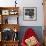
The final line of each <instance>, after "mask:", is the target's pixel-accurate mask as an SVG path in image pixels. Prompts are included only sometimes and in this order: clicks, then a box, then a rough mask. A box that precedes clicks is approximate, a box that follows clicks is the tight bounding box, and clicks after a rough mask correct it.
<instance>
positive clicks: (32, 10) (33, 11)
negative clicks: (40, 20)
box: [23, 7, 37, 21]
mask: <svg viewBox="0 0 46 46" xmlns="http://www.w3.org/2000/svg"><path fill="white" fill-rule="evenodd" d="M23 19H24V20H27V21H30V20H31V21H36V20H37V8H36V7H24V8H23Z"/></svg>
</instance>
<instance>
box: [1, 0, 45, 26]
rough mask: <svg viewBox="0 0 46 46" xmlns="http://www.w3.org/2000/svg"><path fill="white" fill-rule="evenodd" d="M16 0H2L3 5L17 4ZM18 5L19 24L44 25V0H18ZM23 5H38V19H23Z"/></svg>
mask: <svg viewBox="0 0 46 46" xmlns="http://www.w3.org/2000/svg"><path fill="white" fill-rule="evenodd" d="M14 1H15V0H9V1H8V0H0V6H1V7H4V6H5V7H9V6H15V3H14ZM17 3H18V4H17V6H18V7H20V10H19V11H20V12H19V13H20V17H19V24H20V25H21V26H43V24H44V23H43V20H44V16H43V6H42V0H17ZM23 7H36V8H37V21H24V20H23Z"/></svg>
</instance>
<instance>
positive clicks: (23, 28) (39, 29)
mask: <svg viewBox="0 0 46 46" xmlns="http://www.w3.org/2000/svg"><path fill="white" fill-rule="evenodd" d="M28 28H32V29H33V30H34V31H35V32H36V33H37V37H38V39H39V41H40V42H41V43H42V42H43V36H42V35H43V34H42V32H43V30H42V26H21V27H20V31H19V39H20V42H21V40H22V38H23V35H24V33H25V31H26V30H27V29H28Z"/></svg>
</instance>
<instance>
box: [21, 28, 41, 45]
mask: <svg viewBox="0 0 46 46" xmlns="http://www.w3.org/2000/svg"><path fill="white" fill-rule="evenodd" d="M32 36H33V37H34V39H35V38H36V37H37V35H36V33H35V32H34V31H33V29H32V28H29V29H27V30H26V32H25V34H24V37H23V38H22V42H21V46H33V45H27V44H28V43H29V42H27V43H26V42H25V41H28V40H29V39H30V38H32ZM27 39H28V40H27ZM32 39H33V38H32ZM30 40H31V39H30ZM30 40H29V41H30ZM30 44H31V43H30ZM34 46H41V44H40V42H39V41H38V40H37V38H36V44H35V45H34Z"/></svg>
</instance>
